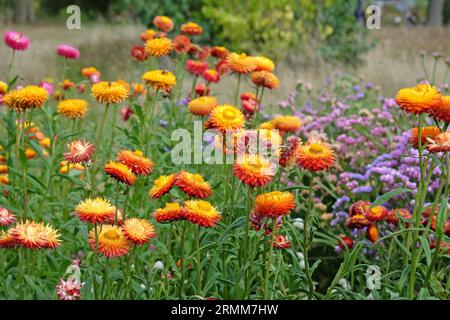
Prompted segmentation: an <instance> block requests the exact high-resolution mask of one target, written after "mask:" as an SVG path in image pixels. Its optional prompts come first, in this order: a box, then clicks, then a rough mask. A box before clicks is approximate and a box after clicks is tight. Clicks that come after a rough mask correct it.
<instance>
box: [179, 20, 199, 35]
mask: <svg viewBox="0 0 450 320" xmlns="http://www.w3.org/2000/svg"><path fill="white" fill-rule="evenodd" d="M180 30H181V32H182V33H185V34H188V35H190V36H197V35H200V34H202V33H203V28H202V27H201V26H199V25H198V24H196V23H195V22H188V23H185V24H183V25H181V28H180Z"/></svg>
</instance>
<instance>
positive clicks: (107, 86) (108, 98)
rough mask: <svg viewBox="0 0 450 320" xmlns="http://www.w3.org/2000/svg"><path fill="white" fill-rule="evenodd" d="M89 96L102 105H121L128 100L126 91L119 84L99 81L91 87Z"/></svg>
mask: <svg viewBox="0 0 450 320" xmlns="http://www.w3.org/2000/svg"><path fill="white" fill-rule="evenodd" d="M91 92H92V93H91V94H92V96H93V97H94V99H95V100H97V101H98V102H100V103H103V104H114V103H121V102H123V101H125V99H126V98H128V95H129V92H128V89H127V88H126V87H125V86H124V85H123V84H121V83H119V82H117V81H116V82H107V81H101V82H99V83H96V84H94V85H92V88H91Z"/></svg>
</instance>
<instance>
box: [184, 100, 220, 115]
mask: <svg viewBox="0 0 450 320" xmlns="http://www.w3.org/2000/svg"><path fill="white" fill-rule="evenodd" d="M215 107H217V99H216V98H214V97H211V96H203V97H199V98H196V99H193V100H191V101H189V103H188V108H189V112H190V113H192V114H194V115H196V116H207V115H208V114H210V112H211V111H212V110H213V109H214V108H215Z"/></svg>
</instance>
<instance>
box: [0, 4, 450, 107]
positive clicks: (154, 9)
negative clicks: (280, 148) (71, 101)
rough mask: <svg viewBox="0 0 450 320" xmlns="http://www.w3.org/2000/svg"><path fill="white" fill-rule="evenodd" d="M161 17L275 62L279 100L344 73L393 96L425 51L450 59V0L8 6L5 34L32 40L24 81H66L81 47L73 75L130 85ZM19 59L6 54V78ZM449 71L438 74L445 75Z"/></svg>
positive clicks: (1, 53) (209, 40) (0, 52)
mask: <svg viewBox="0 0 450 320" xmlns="http://www.w3.org/2000/svg"><path fill="white" fill-rule="evenodd" d="M71 4H77V5H78V6H79V7H80V9H81V29H80V30H68V29H67V27H66V19H67V17H68V16H69V15H68V14H67V12H66V10H67V7H68V6H69V5H71ZM372 4H376V5H378V6H379V7H380V8H381V13H382V14H381V29H380V30H376V29H375V30H369V29H368V28H367V27H366V22H365V19H367V17H368V14H367V13H366V12H365V11H366V8H367V6H369V5H372ZM156 15H167V16H169V17H171V18H172V19H173V20H174V22H175V24H176V26H178V27H179V26H180V25H181V24H182V23H184V22H187V21H195V22H197V23H199V24H201V25H202V26H203V27H204V30H205V33H204V35H202V37H201V38H200V40H199V41H200V42H201V43H202V44H203V45H224V46H226V47H228V48H230V49H231V50H234V51H237V52H247V53H249V54H259V55H267V56H268V57H270V58H272V59H273V60H275V61H276V63H277V69H276V74H277V75H278V76H279V77H280V79H281V81H282V86H281V87H280V89H279V90H277V91H276V92H274V93H273V96H274V97H273V98H274V99H279V98H280V97H283V96H284V95H286V94H287V93H288V92H289V91H290V90H292V89H293V88H294V87H295V85H296V83H297V81H298V80H302V81H304V82H306V83H309V84H311V85H312V86H313V87H314V86H319V85H320V84H321V83H322V82H323V81H324V80H325V79H326V78H327V77H328V76H330V75H332V74H333V73H335V72H338V71H342V72H348V73H351V74H352V75H356V76H360V77H363V78H364V80H365V81H367V82H372V83H374V84H375V85H378V86H379V87H380V89H381V90H382V91H383V94H385V95H392V94H394V92H395V91H396V90H397V89H398V88H400V87H402V86H405V85H413V84H415V82H416V81H417V79H419V78H420V77H421V75H422V72H421V64H420V55H419V53H420V52H421V51H425V52H427V53H428V54H432V53H433V52H441V53H442V54H443V56H444V59H445V58H448V57H449V56H450V54H449V49H450V41H449V35H450V28H449V26H448V24H449V22H450V0H391V1H365V0H321V1H316V0H247V1H242V0H227V1H223V0H161V1H146V0H79V1H76V0H57V1H56V0H0V32H2V33H3V32H4V31H5V30H9V29H13V30H17V31H21V32H24V33H26V34H27V35H28V36H29V37H30V40H31V45H30V49H29V50H28V51H26V52H23V53H21V57H22V58H21V59H20V64H19V66H18V68H19V71H20V74H21V77H22V80H23V81H26V82H29V83H31V82H39V81H41V80H42V79H45V78H52V77H55V78H57V76H58V72H59V71H58V70H60V69H61V68H60V63H61V61H60V60H58V59H57V58H56V56H55V53H54V51H55V47H56V45H58V44H60V43H68V44H71V45H73V46H76V47H78V48H79V49H80V51H81V57H80V59H79V60H77V61H76V62H75V66H73V67H72V70H71V71H70V73H69V77H72V78H73V79H72V80H77V77H81V75H80V69H81V68H82V67H85V66H90V65H93V66H95V67H97V68H98V69H100V70H101V72H102V78H104V79H108V80H109V79H118V78H124V77H126V70H127V69H128V68H130V64H131V59H130V55H129V52H130V48H131V47H132V46H133V45H135V44H140V43H141V40H140V39H139V34H140V33H141V32H142V31H144V30H146V29H147V28H152V27H153V26H152V25H151V23H152V19H153V17H154V16H156ZM9 55H10V52H9V51H8V48H7V47H6V46H4V45H1V46H0V57H1V58H0V78H1V75H2V74H5V73H6V64H7V61H8V57H9ZM443 73H444V70H438V75H440V74H443Z"/></svg>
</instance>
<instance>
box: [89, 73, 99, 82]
mask: <svg viewBox="0 0 450 320" xmlns="http://www.w3.org/2000/svg"><path fill="white" fill-rule="evenodd" d="M89 80H90V81H91V82H92V83H99V82H100V72H94V73H93V74H91V75H90V76H89Z"/></svg>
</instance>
